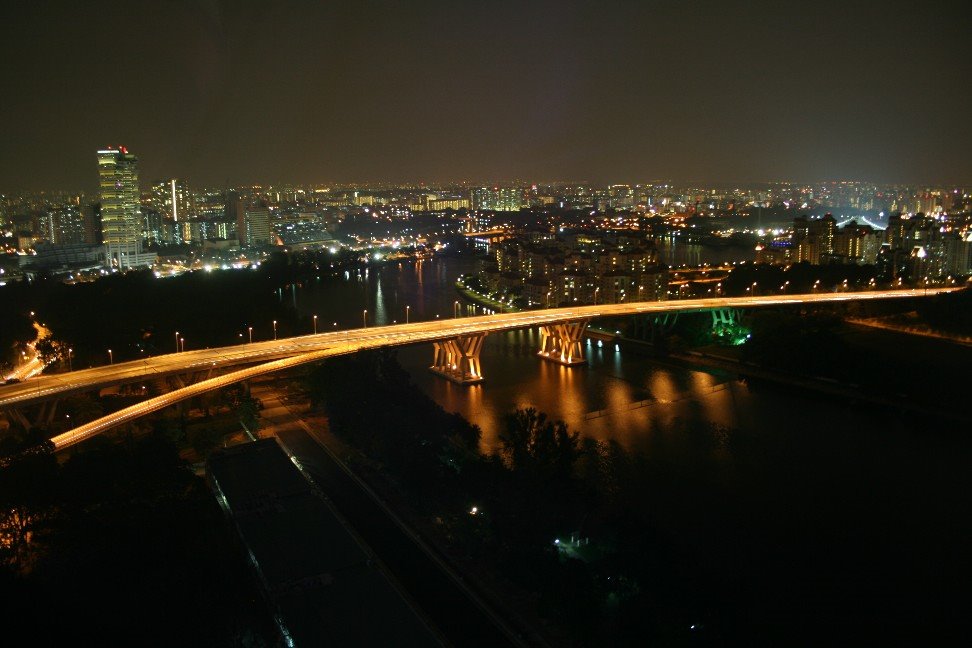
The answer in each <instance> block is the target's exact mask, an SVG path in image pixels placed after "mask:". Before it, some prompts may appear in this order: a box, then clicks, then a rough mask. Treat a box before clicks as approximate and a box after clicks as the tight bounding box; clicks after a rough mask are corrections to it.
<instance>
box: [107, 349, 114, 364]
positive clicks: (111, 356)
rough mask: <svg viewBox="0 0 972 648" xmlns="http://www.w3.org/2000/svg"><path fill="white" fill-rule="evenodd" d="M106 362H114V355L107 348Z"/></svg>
mask: <svg viewBox="0 0 972 648" xmlns="http://www.w3.org/2000/svg"><path fill="white" fill-rule="evenodd" d="M108 364H115V357H114V356H113V355H111V349H108Z"/></svg>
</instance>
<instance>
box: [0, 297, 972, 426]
mask: <svg viewBox="0 0 972 648" xmlns="http://www.w3.org/2000/svg"><path fill="white" fill-rule="evenodd" d="M953 290H959V288H934V289H929V290H927V291H924V290H887V291H869V292H851V293H819V294H810V295H807V294H803V295H769V296H760V297H752V296H751V297H713V298H702V299H684V300H670V301H660V302H629V303H623V304H603V305H597V306H577V307H567V308H552V309H546V310H539V311H526V312H516V313H499V314H495V315H481V316H475V317H467V318H448V319H438V320H431V321H423V322H412V323H409V324H394V325H389V326H380V327H375V326H371V327H368V328H359V329H350V330H344V331H329V332H326V333H318V334H316V335H304V336H298V337H292V338H281V339H278V340H268V341H263V342H254V343H251V344H238V345H234V346H229V347H219V348H215V349H198V350H194V351H184V352H180V353H169V354H164V355H159V356H154V357H152V358H145V359H142V360H134V361H130V362H119V363H115V364H113V365H106V366H102V367H94V368H91V369H84V370H80V371H74V372H68V373H61V374H53V375H50V376H43V375H42V376H40V377H37V378H34V379H31V380H30V381H29V382H24V383H18V384H14V385H6V386H3V387H0V407H11V406H23V405H27V404H30V403H35V402H39V401H42V400H45V399H50V398H57V397H60V396H63V395H66V394H69V393H74V392H80V391H89V390H93V389H100V388H103V387H109V386H113V385H119V384H125V383H134V382H139V381H148V380H155V379H158V378H164V377H166V376H173V375H179V374H192V373H199V372H202V371H206V370H210V369H219V368H228V367H234V366H239V365H247V364H249V365H252V364H255V363H260V366H269V365H267V363H271V364H272V363H274V362H276V361H280V360H284V359H294V360H295V364H302V363H305V362H313V361H314V360H315V359H317V357H316V355H315V354H320V353H323V354H324V355H321V356H320V358H325V357H330V356H331V355H335V354H338V352H337V351H335V348H344V349H345V350H344V351H343V353H349V352H351V351H348V350H347V349H348V348H354V350H358V349H376V348H381V347H391V346H401V345H406V344H418V343H423V342H434V341H438V340H444V339H449V338H453V337H456V336H457V335H463V334H471V333H497V332H502V331H510V330H516V329H522V328H529V327H533V326H540V325H546V324H555V323H564V322H570V321H579V320H589V319H593V318H598V317H610V316H628V315H638V314H641V315H644V314H651V313H659V314H661V313H674V312H686V311H697V310H705V309H712V308H748V307H758V306H777V305H785V304H813V303H827V302H844V301H869V300H882V299H896V298H909V297H922V296H931V295H935V294H939V293H943V292H951V291H953ZM298 359H299V360H298ZM287 366H293V365H289V364H288V365H287ZM253 369H259V368H258V367H254V368H253ZM274 370H276V369H271V371H274ZM238 373H239V372H235V373H234V374H230V375H236V374H238ZM261 373H265V372H261ZM224 378H225V376H224ZM245 379H246V378H245V377H241V378H237V379H236V380H237V381H238V380H245ZM213 380H218V379H217V378H213V379H209V380H203V381H201V382H198V383H196V384H195V385H193V386H192V387H196V386H197V385H207V384H209V385H217V383H213V382H211V381H213ZM210 388H211V389H215V388H218V386H212V387H210ZM204 391H205V389H204ZM180 392H182V390H181V389H180V390H175V391H173V392H170V394H176V393H180ZM193 393H195V392H193ZM187 397H188V396H187ZM159 398H163V397H159ZM146 402H148V401H146ZM153 411H154V410H153Z"/></svg>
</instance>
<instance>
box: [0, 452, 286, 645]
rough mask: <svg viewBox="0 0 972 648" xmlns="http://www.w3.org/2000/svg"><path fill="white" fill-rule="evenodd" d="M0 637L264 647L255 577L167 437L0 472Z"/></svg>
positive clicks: (46, 458)
mask: <svg viewBox="0 0 972 648" xmlns="http://www.w3.org/2000/svg"><path fill="white" fill-rule="evenodd" d="M0 514H2V518H0V534H2V535H0V538H2V541H3V542H2V543H0V559H2V560H0V562H2V566H0V590H2V591H3V599H4V604H3V606H2V610H3V615H4V628H5V629H6V631H7V633H8V636H19V637H22V638H26V637H30V643H32V644H36V645H133V646H134V645H138V646H238V645H271V642H272V641H273V637H274V635H273V628H272V625H271V622H270V619H268V618H267V615H266V614H265V612H264V606H263V602H262V600H260V599H259V598H258V597H259V590H258V588H257V586H256V583H255V582H253V581H252V578H251V575H250V574H249V572H248V571H247V567H246V563H245V562H244V561H243V560H242V559H241V549H240V548H239V547H238V546H237V545H236V544H235V539H234V537H233V536H232V534H231V531H230V529H229V526H228V525H227V523H226V521H225V519H224V517H223V514H222V512H221V511H220V509H219V507H218V505H217V504H216V502H215V499H214V498H213V495H212V493H211V492H210V490H209V488H208V487H207V486H206V484H205V482H204V481H203V479H201V478H200V477H197V476H195V475H194V474H193V473H192V472H191V471H190V470H189V468H188V466H187V465H186V464H185V463H184V462H183V461H182V460H180V458H179V453H178V451H177V449H176V447H175V445H174V444H173V443H172V442H171V441H170V440H169V438H168V437H167V436H166V435H163V434H155V435H148V436H144V437H138V438H137V437H132V436H127V437H126V436H122V437H121V438H118V437H115V438H108V437H104V438H99V439H94V440H92V441H90V442H88V443H86V444H85V445H84V448H83V449H82V450H78V451H76V452H73V453H72V456H71V457H70V458H69V459H68V460H67V461H65V462H63V464H59V463H58V462H57V460H56V459H55V458H54V457H52V456H50V455H36V456H32V457H29V458H27V459H24V460H21V461H19V462H16V463H14V464H13V465H11V466H9V467H7V468H5V469H3V470H0Z"/></svg>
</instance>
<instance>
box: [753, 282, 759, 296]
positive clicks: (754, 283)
mask: <svg viewBox="0 0 972 648" xmlns="http://www.w3.org/2000/svg"><path fill="white" fill-rule="evenodd" d="M757 283H758V282H756V281H754V282H753V297H755V296H756V284H757Z"/></svg>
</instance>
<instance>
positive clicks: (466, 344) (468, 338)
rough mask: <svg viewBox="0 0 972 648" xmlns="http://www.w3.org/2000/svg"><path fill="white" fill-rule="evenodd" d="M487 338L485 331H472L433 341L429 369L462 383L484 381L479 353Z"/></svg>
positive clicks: (468, 383) (469, 383)
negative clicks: (448, 338)
mask: <svg viewBox="0 0 972 648" xmlns="http://www.w3.org/2000/svg"><path fill="white" fill-rule="evenodd" d="M485 339H486V334H485V333H471V334H469V335H460V336H458V337H454V338H452V339H450V340H442V341H441V342H433V343H432V346H433V349H434V355H433V359H432V366H431V367H429V370H430V371H432V372H433V373H437V374H439V375H440V376H442V377H443V378H448V379H449V380H451V381H452V382H454V383H459V384H460V385H471V384H473V383H478V382H480V381H482V379H483V373H482V370H481V369H480V368H479V353H480V351H482V349H483V340H485Z"/></svg>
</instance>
